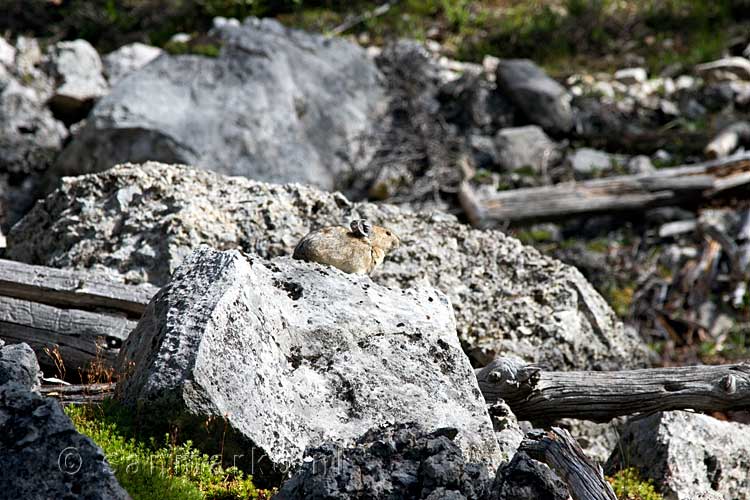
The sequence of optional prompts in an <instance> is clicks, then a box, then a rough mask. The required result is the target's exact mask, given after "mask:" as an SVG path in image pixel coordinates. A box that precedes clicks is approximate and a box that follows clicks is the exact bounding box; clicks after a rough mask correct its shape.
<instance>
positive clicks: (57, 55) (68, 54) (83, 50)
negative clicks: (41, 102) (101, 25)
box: [47, 40, 109, 123]
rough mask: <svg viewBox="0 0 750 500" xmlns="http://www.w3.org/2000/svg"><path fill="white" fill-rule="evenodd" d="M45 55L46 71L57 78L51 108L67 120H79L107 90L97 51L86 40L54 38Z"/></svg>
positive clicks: (50, 103)
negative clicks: (53, 42) (46, 59)
mask: <svg viewBox="0 0 750 500" xmlns="http://www.w3.org/2000/svg"><path fill="white" fill-rule="evenodd" d="M47 58H48V62H47V65H48V69H49V72H50V73H51V75H52V76H53V77H54V78H55V80H56V81H57V85H56V89H55V92H54V94H53V95H52V99H51V100H50V102H49V105H50V107H51V109H52V110H53V111H54V113H55V115H56V116H59V117H61V119H63V120H64V121H66V122H68V123H72V122H76V121H79V120H80V119H82V118H84V117H85V116H86V114H87V113H88V111H89V110H90V109H91V106H92V104H93V102H94V101H95V100H96V99H99V98H100V97H102V96H104V95H105V94H106V93H107V91H108V90H109V86H108V85H107V81H106V80H105V79H104V75H103V74H102V71H103V67H102V60H101V59H100V58H99V53H98V52H97V51H96V49H95V48H94V47H92V46H91V44H90V43H89V42H87V41H86V40H73V41H65V42H57V43H56V44H55V45H53V46H52V47H50V49H49V51H48V55H47Z"/></svg>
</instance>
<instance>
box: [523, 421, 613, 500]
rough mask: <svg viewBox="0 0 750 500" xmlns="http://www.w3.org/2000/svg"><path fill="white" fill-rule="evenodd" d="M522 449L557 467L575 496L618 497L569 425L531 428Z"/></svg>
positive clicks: (581, 499)
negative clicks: (542, 429) (565, 426)
mask: <svg viewBox="0 0 750 500" xmlns="http://www.w3.org/2000/svg"><path fill="white" fill-rule="evenodd" d="M519 451H523V452H524V453H526V454H527V455H528V456H530V457H531V458H533V459H534V460H539V461H540V462H544V463H546V464H547V465H548V466H549V467H550V469H552V470H553V471H555V473H557V475H558V476H560V478H561V479H562V480H563V481H565V484H567V485H568V492H569V493H570V495H571V496H572V497H573V499H574V500H617V497H616V496H615V492H614V491H613V490H612V486H610V484H609V483H608V482H607V480H606V479H604V474H603V472H602V469H601V467H599V466H598V465H596V464H594V462H592V461H591V459H589V458H588V457H587V456H586V454H585V453H584V452H583V450H582V449H581V447H580V446H579V445H578V443H577V442H576V441H575V439H573V437H572V436H571V435H570V433H569V432H568V431H566V430H565V429H560V428H558V427H552V429H550V430H549V431H547V432H531V433H529V434H527V435H526V437H525V438H524V440H523V441H522V442H521V446H520V447H519Z"/></svg>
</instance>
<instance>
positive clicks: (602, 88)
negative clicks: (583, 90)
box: [591, 81, 615, 99]
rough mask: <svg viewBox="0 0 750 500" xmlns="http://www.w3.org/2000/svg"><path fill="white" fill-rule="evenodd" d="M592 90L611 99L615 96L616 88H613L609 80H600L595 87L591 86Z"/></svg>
mask: <svg viewBox="0 0 750 500" xmlns="http://www.w3.org/2000/svg"><path fill="white" fill-rule="evenodd" d="M591 90H593V91H594V92H596V93H597V94H600V95H602V96H603V97H607V98H609V99H613V98H614V97H615V89H613V88H612V85H610V84H609V82H602V81H598V82H596V83H595V84H594V86H593V87H591Z"/></svg>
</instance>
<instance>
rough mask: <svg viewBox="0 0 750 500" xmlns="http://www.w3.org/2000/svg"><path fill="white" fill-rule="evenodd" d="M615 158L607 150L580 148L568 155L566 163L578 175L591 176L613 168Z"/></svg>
mask: <svg viewBox="0 0 750 500" xmlns="http://www.w3.org/2000/svg"><path fill="white" fill-rule="evenodd" d="M612 162H613V158H612V156H610V155H609V154H608V153H607V152H605V151H599V150H596V149H591V148H579V149H576V150H575V151H573V152H572V153H571V154H570V155H568V157H567V159H566V163H567V164H568V166H569V167H570V169H571V170H572V171H573V173H574V174H575V175H576V177H583V178H586V177H591V176H592V175H594V174H595V173H597V172H601V171H603V170H609V169H610V168H612Z"/></svg>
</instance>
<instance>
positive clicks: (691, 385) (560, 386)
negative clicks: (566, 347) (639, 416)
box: [476, 358, 750, 422]
mask: <svg viewBox="0 0 750 500" xmlns="http://www.w3.org/2000/svg"><path fill="white" fill-rule="evenodd" d="M476 377H477V380H478V382H479V388H480V389H481V390H482V394H483V395H484V398H485V400H486V401H487V403H490V404H491V403H494V402H496V401H498V400H499V399H502V400H504V401H505V402H506V403H507V404H508V406H510V408H511V410H513V413H514V414H515V415H516V417H517V418H518V419H519V420H531V421H534V422H544V421H554V420H557V419H560V418H577V419H582V420H593V421H595V422H606V421H608V420H611V419H612V418H614V417H618V416H622V415H631V414H634V413H652V412H656V411H668V410H686V409H693V410H697V411H706V412H711V411H726V410H742V409H748V408H750V364H748V363H741V364H733V365H719V366H683V367H677V368H653V369H642V370H621V371H610V372H596V371H572V372H551V371H543V370H542V369H541V368H540V367H538V366H534V365H527V364H524V363H523V362H520V361H517V360H514V359H510V358H496V359H495V360H494V361H493V362H492V363H490V364H489V365H487V366H485V367H484V368H481V369H478V370H476Z"/></svg>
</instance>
